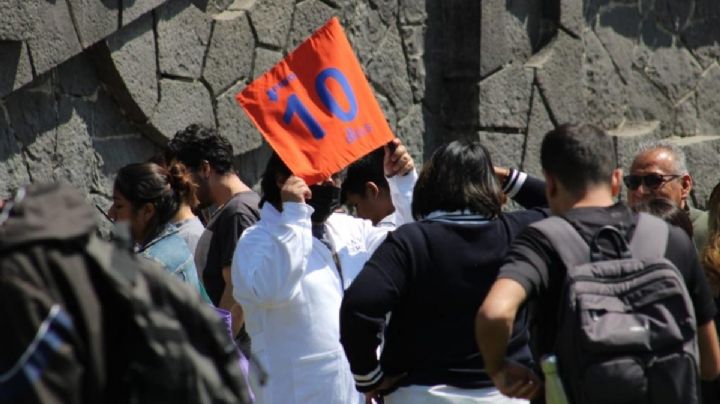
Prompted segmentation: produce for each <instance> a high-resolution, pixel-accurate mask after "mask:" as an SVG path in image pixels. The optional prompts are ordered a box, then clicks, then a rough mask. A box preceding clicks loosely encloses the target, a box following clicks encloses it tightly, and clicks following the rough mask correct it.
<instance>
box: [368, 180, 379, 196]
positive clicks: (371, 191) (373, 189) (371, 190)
mask: <svg viewBox="0 0 720 404" xmlns="http://www.w3.org/2000/svg"><path fill="white" fill-rule="evenodd" d="M379 195H380V188H379V187H378V186H377V185H376V184H375V183H374V182H372V181H368V182H366V183H365V197H366V198H370V199H377V198H378V196H379Z"/></svg>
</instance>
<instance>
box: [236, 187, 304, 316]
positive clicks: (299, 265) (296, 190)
mask: <svg viewBox="0 0 720 404" xmlns="http://www.w3.org/2000/svg"><path fill="white" fill-rule="evenodd" d="M309 192H310V191H309V189H308V187H307V185H306V184H305V182H304V181H302V180H301V179H300V178H298V177H294V176H291V177H290V178H288V180H287V182H286V183H285V185H284V186H283V188H282V190H281V195H282V199H283V211H282V214H281V216H280V219H279V221H278V222H277V223H273V224H267V225H264V226H256V227H253V228H251V229H248V230H247V231H246V232H245V233H244V234H243V236H242V237H241V238H240V241H239V242H238V245H237V248H236V250H235V255H234V257H233V263H232V282H233V297H234V298H235V300H236V301H238V302H239V303H240V304H243V302H244V301H250V302H254V303H255V304H263V305H269V306H274V305H281V304H284V303H287V302H289V301H290V300H291V299H292V298H293V297H294V296H295V295H296V294H297V293H298V292H299V285H300V280H301V278H302V275H303V274H304V272H305V267H306V266H307V261H308V258H309V256H310V252H311V251H312V230H311V224H310V207H309V206H308V205H306V204H305V203H304V198H306V197H308V196H309ZM262 220H263V219H261V221H262Z"/></svg>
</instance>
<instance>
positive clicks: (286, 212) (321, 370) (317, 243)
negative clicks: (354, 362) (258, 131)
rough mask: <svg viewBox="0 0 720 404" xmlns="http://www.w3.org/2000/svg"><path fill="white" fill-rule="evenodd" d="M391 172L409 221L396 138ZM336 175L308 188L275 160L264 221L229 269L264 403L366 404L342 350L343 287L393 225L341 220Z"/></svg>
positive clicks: (404, 163)
mask: <svg viewBox="0 0 720 404" xmlns="http://www.w3.org/2000/svg"><path fill="white" fill-rule="evenodd" d="M391 145H392V146H393V147H392V148H394V150H393V151H390V150H391V148H388V147H386V152H385V153H386V154H385V161H384V168H385V174H386V176H387V177H388V183H389V185H390V189H391V197H392V199H393V204H394V205H395V207H396V209H397V214H398V216H399V223H398V225H400V224H402V223H403V222H408V221H411V220H412V218H411V217H412V216H411V213H410V203H411V201H412V189H413V187H414V185H415V181H416V180H417V173H416V172H415V169H414V162H413V159H412V157H411V156H410V155H409V154H408V152H407V150H406V148H405V147H404V146H403V145H401V144H400V141H399V140H397V139H395V140H394V141H393V142H392V143H391ZM340 183H341V179H340V176H339V175H333V176H332V178H328V179H327V180H326V181H324V182H323V183H320V184H314V185H311V186H308V185H307V184H306V183H305V182H304V181H303V180H302V179H300V178H299V177H296V176H293V175H292V174H291V173H290V170H289V169H288V168H287V166H285V164H284V163H283V162H282V160H280V158H279V157H278V156H277V155H276V154H274V155H273V156H272V157H271V158H270V161H269V162H268V166H267V169H266V171H265V174H264V176H263V179H262V183H261V187H262V192H263V201H262V208H261V211H260V220H259V221H258V222H257V224H256V225H254V226H252V227H250V228H248V229H247V230H245V232H244V233H243V235H242V237H241V238H240V241H239V242H238V244H237V247H236V249H235V255H234V258H233V262H232V283H233V296H234V298H235V300H236V301H237V302H238V303H239V304H240V305H242V307H243V309H244V310H245V322H246V328H247V331H248V333H249V335H250V339H251V341H252V354H253V356H254V357H255V358H256V359H257V361H258V362H259V363H260V364H262V365H263V366H264V367H265V370H266V371H267V373H268V382H267V384H266V385H265V386H264V388H262V389H259V391H256V392H255V393H256V399H257V402H258V403H260V404H265V403H267V404H270V403H272V404H314V403H332V404H335V403H338V404H344V403H351V404H354V403H362V402H364V397H363V395H362V394H360V393H358V392H357V391H356V390H355V384H354V381H353V376H352V374H351V372H350V367H349V365H348V362H347V359H346V358H345V354H344V352H343V349H342V346H341V345H340V333H339V328H340V326H339V311H340V303H341V301H342V297H343V293H344V290H345V289H346V288H347V287H348V286H349V285H350V283H351V282H352V281H353V279H355V277H356V276H357V274H358V273H359V272H360V270H361V269H362V267H363V265H364V264H365V262H366V261H367V260H368V259H369V258H370V255H371V254H372V253H373V252H374V251H375V249H376V248H377V246H378V245H380V243H381V242H382V241H383V240H384V239H385V236H386V234H387V232H388V231H390V230H392V229H391V228H378V227H373V225H372V223H371V222H370V221H369V220H362V219H358V218H354V217H351V216H348V215H346V214H342V213H335V210H336V209H337V208H338V207H339V205H340Z"/></svg>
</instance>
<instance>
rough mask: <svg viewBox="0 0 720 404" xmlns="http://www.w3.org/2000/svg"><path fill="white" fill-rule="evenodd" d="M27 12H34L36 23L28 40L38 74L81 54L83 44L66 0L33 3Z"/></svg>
mask: <svg viewBox="0 0 720 404" xmlns="http://www.w3.org/2000/svg"><path fill="white" fill-rule="evenodd" d="M34 6H35V7H34V9H31V11H30V12H33V13H37V14H35V15H36V18H37V21H39V23H38V24H39V25H38V27H37V29H36V30H35V32H34V36H33V37H32V38H31V39H29V40H28V45H29V47H30V53H31V54H32V61H33V65H34V67H35V72H36V73H37V74H38V75H40V74H42V73H45V72H46V71H48V70H50V69H52V68H53V67H55V66H56V65H57V64H59V63H62V62H64V61H65V60H67V59H69V58H70V57H72V56H74V55H76V54H78V53H80V52H81V51H82V46H81V45H80V41H79V40H78V36H77V33H76V32H75V28H74V27H73V24H69V22H70V21H72V17H71V16H70V10H69V9H68V5H67V4H66V3H65V0H57V1H54V2H45V1H43V2H39V3H34Z"/></svg>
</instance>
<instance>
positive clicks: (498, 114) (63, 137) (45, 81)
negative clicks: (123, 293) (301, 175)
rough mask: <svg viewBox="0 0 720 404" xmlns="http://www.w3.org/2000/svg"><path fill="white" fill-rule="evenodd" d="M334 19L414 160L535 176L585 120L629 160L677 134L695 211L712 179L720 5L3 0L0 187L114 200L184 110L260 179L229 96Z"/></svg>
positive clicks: (240, 115)
mask: <svg viewBox="0 0 720 404" xmlns="http://www.w3.org/2000/svg"><path fill="white" fill-rule="evenodd" d="M332 16H338V18H339V19H340V21H341V22H342V23H343V25H344V27H345V29H346V32H347V34H348V38H349V40H350V42H351V44H352V45H353V48H354V50H355V52H356V54H357V55H358V58H359V60H360V62H361V64H362V67H363V69H364V70H365V72H366V74H367V76H368V79H369V82H370V83H371V85H372V87H373V90H374V92H375V93H376V95H377V98H378V102H379V104H380V106H381V108H382V109H383V111H384V112H385V115H386V118H387V120H388V122H389V124H390V126H391V128H392V129H393V131H394V132H395V133H396V135H397V136H399V137H401V138H402V139H403V141H404V142H405V143H406V145H407V146H408V148H409V149H410V150H411V152H412V153H413V154H414V155H415V157H416V160H417V161H418V162H420V161H422V159H423V157H427V156H429V155H430V153H431V152H432V151H433V149H434V148H435V147H436V146H437V145H439V144H441V143H443V142H446V141H449V140H453V139H473V140H477V139H478V138H480V139H482V140H483V141H484V142H486V143H487V144H488V146H489V147H490V148H491V150H492V151H493V154H494V156H493V157H494V159H495V160H496V162H497V163H498V164H506V165H513V166H517V165H521V166H522V167H523V168H524V169H526V170H528V171H530V172H531V173H533V174H536V175H539V174H540V162H539V158H540V156H539V152H540V150H539V148H540V142H541V140H542V137H543V135H544V134H545V133H546V132H547V131H548V130H550V129H552V128H553V127H554V126H555V125H557V124H560V123H564V122H565V121H580V120H587V121H589V122H592V123H595V124H598V125H600V126H602V127H604V128H607V129H611V130H612V131H613V132H612V133H613V134H614V135H615V136H616V138H615V139H616V144H617V150H613V151H610V152H612V153H616V154H617V157H618V159H619V161H620V164H622V165H627V164H629V160H631V159H632V157H633V155H634V151H635V149H636V147H637V144H638V142H640V141H641V140H648V139H659V138H666V137H670V136H675V137H677V138H678V139H679V140H677V141H678V142H679V143H680V144H682V145H683V147H685V148H686V149H687V150H688V151H689V153H690V154H691V156H692V159H693V164H694V165H693V167H692V170H693V171H696V172H693V174H694V175H695V177H697V178H696V182H697V186H696V190H695V195H694V197H695V199H696V204H698V205H701V206H702V205H703V204H704V203H705V201H704V198H706V196H707V192H709V190H710V187H711V186H712V185H714V184H713V183H714V182H715V181H717V178H716V177H717V175H716V172H717V170H716V167H717V166H718V163H720V153H718V150H717V143H718V140H716V139H715V138H714V137H712V136H716V135H719V133H718V126H719V125H720V118H719V117H720V102H717V100H716V98H717V94H718V93H720V67H719V66H720V64H718V62H719V60H718V59H719V58H720V41H719V40H718V38H720V2H718V1H716V0H693V1H687V0H583V1H579V0H578V1H575V0H543V1H538V0H483V1H467V0H303V1H291V0H174V1H172V2H171V1H167V0H98V1H91V0H53V1H45V0H28V1H20V0H0V60H2V63H1V64H0V137H1V138H0V195H5V194H7V192H8V189H9V188H12V187H15V186H17V185H19V184H21V183H23V182H25V181H27V180H40V179H44V180H49V179H53V178H61V177H62V178H68V179H70V180H71V181H73V182H74V183H76V184H77V185H78V186H79V187H80V188H82V189H83V190H84V191H85V192H87V193H88V194H89V199H90V200H92V201H93V202H96V203H99V204H101V205H102V206H104V207H107V205H108V199H107V198H108V197H109V195H110V192H111V189H110V184H111V179H112V176H113V174H114V172H115V171H116V170H117V169H118V168H120V167H121V166H122V165H124V164H127V163H128V162H130V161H141V160H144V159H146V158H147V157H149V156H150V155H152V154H153V153H154V152H155V150H156V146H155V144H163V143H164V142H165V141H166V140H167V139H168V138H169V137H171V136H172V135H173V134H174V132H175V131H176V130H177V129H180V128H182V127H183V126H185V125H186V124H187V123H190V122H193V121H200V122H204V123H206V124H208V125H211V126H214V125H217V126H218V127H219V129H220V130H221V132H223V133H224V134H226V135H227V136H228V138H230V140H231V142H232V143H233V145H234V146H235V148H236V157H235V158H236V166H237V168H238V169H239V170H240V173H241V176H242V178H243V179H244V180H246V181H247V182H248V183H249V184H257V180H258V178H259V176H260V174H261V173H262V171H263V170H264V165H265V160H266V159H267V156H268V153H269V148H268V146H267V145H266V144H265V143H264V142H263V141H262V139H261V137H260V136H259V134H258V132H257V130H255V129H254V128H253V127H252V126H251V125H250V122H249V120H248V119H247V117H246V116H245V114H244V112H243V111H241V110H240V108H239V107H238V106H237V104H236V103H235V100H234V95H235V93H236V92H237V91H238V90H240V89H241V88H243V87H244V86H245V85H247V84H248V83H249V82H250V81H251V80H252V78H253V77H257V76H258V75H260V74H262V73H263V72H264V71H266V70H267V69H269V68H270V67H272V66H273V65H274V64H275V63H276V62H277V61H278V60H280V59H281V58H282V56H283V55H286V54H287V53H288V52H290V51H292V50H293V49H294V48H295V47H296V46H297V45H298V44H299V43H300V42H301V41H302V40H304V39H305V38H306V37H307V36H308V35H310V34H311V33H312V32H313V31H315V30H316V29H317V28H318V27H320V26H321V25H322V24H323V23H325V22H326V21H327V20H328V19H329V18H330V17H332ZM98 41H99V43H98V44H97V45H95V46H92V47H90V45H91V44H92V43H96V42H98ZM701 135H710V136H711V137H702V136H701ZM680 137H682V138H680Z"/></svg>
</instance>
